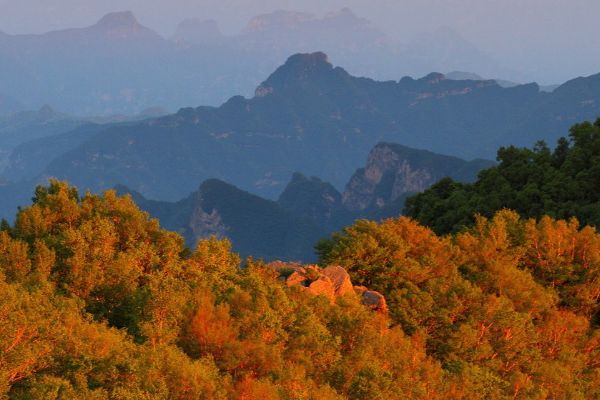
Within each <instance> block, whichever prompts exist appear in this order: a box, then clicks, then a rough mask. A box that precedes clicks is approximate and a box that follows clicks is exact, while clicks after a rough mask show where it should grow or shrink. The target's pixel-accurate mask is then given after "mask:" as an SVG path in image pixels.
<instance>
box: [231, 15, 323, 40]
mask: <svg viewBox="0 0 600 400" xmlns="http://www.w3.org/2000/svg"><path fill="white" fill-rule="evenodd" d="M316 19H317V17H316V16H315V15H314V14H309V13H303V12H296V11H286V10H277V11H274V12H272V13H270V14H261V15H257V16H255V17H253V18H252V19H251V20H250V21H249V22H248V24H247V25H246V27H245V28H244V30H243V31H242V34H243V35H249V34H256V33H262V32H268V31H270V30H273V29H282V28H283V29H284V30H289V29H298V28H300V27H301V26H302V25H303V24H305V23H306V22H309V21H315V20H316Z"/></svg>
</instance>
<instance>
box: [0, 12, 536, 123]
mask: <svg viewBox="0 0 600 400" xmlns="http://www.w3.org/2000/svg"><path fill="white" fill-rule="evenodd" d="M315 51H323V52H327V54H329V55H330V56H331V57H332V59H334V60H336V62H337V63H339V64H340V65H344V66H345V67H346V68H347V69H348V71H349V72H350V73H352V74H354V75H357V76H369V77H372V78H375V79H379V80H387V79H394V80H398V79H400V78H402V77H403V76H407V75H411V76H422V75H424V74H426V73H428V72H430V71H454V70H471V71H474V72H477V73H479V74H481V75H483V76H492V77H503V78H511V79H513V80H516V81H524V80H525V81H528V80H530V79H533V78H532V77H523V76H522V75H519V74H518V73H515V72H514V71H509V70H507V69H506V68H502V67H501V64H502V63H501V61H499V60H495V59H494V58H493V57H491V56H489V55H487V54H485V53H483V52H481V51H479V50H478V49H477V48H475V46H473V45H471V44H470V43H468V42H467V41H466V40H464V39H463V38H462V37H461V36H460V35H459V34H458V33H457V32H454V31H452V30H450V29H449V28H443V29H441V30H439V31H436V32H433V33H430V34H427V35H421V36H418V37H417V38H416V39H415V40H414V41H412V42H410V43H397V42H394V41H392V40H391V39H389V38H388V37H387V36H386V35H385V34H384V33H382V32H381V31H380V30H379V29H378V28H377V27H376V26H374V25H373V24H372V23H371V22H369V21H368V20H365V19H364V18H360V17H357V16H356V15H354V14H353V13H352V11H350V10H349V9H347V8H346V9H342V10H341V11H339V12H335V13H330V14H327V15H325V16H324V17H323V18H317V17H316V16H314V15H312V14H306V13H299V12H291V11H276V12H274V13H271V14H264V15H259V16H256V17H254V18H252V19H251V20H250V21H249V22H248V24H247V26H246V28H245V29H244V30H243V31H242V32H241V33H240V34H238V35H236V36H230V37H227V36H224V35H222V34H221V33H220V31H219V28H218V25H217V23H216V22H215V21H200V20H186V21H183V22H182V23H181V24H180V25H179V27H178V28H177V29H176V31H175V33H174V35H173V36H172V37H171V38H163V37H162V36H160V35H159V34H157V33H156V32H155V31H153V30H152V29H150V28H148V27H145V26H143V25H141V24H140V23H139V22H138V21H137V20H136V18H135V16H134V15H133V14H132V13H131V12H119V13H111V14H108V15H106V16H104V17H103V18H102V19H101V20H100V21H98V23H97V24H95V25H92V26H89V27H86V28H76V29H75V28H72V29H65V30H59V31H52V32H48V33H45V34H28V35H9V34H6V33H2V32H0V56H1V57H0V93H2V94H3V95H5V96H9V97H12V98H14V99H17V100H18V101H19V102H21V103H22V104H24V105H25V106H26V107H27V108H32V109H38V108H40V107H42V106H43V105H44V104H51V105H52V107H53V108H55V109H57V110H61V111H62V112H66V113H69V114H74V115H79V116H94V115H110V114H137V113H139V112H141V111H142V110H144V109H146V108H149V107H152V106H157V105H160V106H162V107H164V108H166V109H169V110H173V111H174V110H177V109H179V108H181V107H187V106H198V105H219V104H221V103H223V102H224V101H226V100H227V99H228V98H229V97H231V96H232V95H235V94H242V95H244V96H250V95H251V94H252V91H253V89H254V88H255V87H256V86H257V85H258V84H259V83H260V82H261V81H262V80H263V79H264V77H265V76H266V75H268V74H269V73H270V72H271V71H273V70H274V69H275V68H276V67H277V66H279V65H281V64H282V63H283V62H284V61H285V59H286V58H287V57H288V56H289V55H290V54H295V53H299V52H302V53H311V52H315ZM469 68H470V69H469ZM0 106H1V98H0ZM0 111H1V109H0Z"/></svg>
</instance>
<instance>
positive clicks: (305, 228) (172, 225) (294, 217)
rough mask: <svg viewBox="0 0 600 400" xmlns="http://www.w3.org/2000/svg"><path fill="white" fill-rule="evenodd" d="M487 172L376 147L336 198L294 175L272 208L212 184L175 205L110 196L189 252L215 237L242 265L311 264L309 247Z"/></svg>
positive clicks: (329, 189)
mask: <svg viewBox="0 0 600 400" xmlns="http://www.w3.org/2000/svg"><path fill="white" fill-rule="evenodd" d="M493 164H494V163H492V162H491V161H485V160H476V161H474V162H467V161H465V160H462V159H460V158H457V157H451V156H445V155H441V154H435V153H432V152H428V151H424V150H416V149H411V148H408V147H406V146H401V145H398V144H394V143H379V144H378V145H377V146H375V147H374V148H373V150H372V151H371V152H370V154H369V157H368V160H367V163H366V166H365V168H360V169H358V170H357V171H356V172H355V174H354V175H353V176H352V178H351V179H350V181H349V182H348V184H347V185H346V189H345V190H344V193H343V195H342V194H341V193H340V192H339V191H337V190H336V189H335V188H334V187H333V185H331V184H330V183H328V182H323V181H322V180H321V179H319V178H317V177H314V176H312V177H306V176H305V175H303V174H302V173H300V172H295V173H294V174H293V176H292V180H291V181H290V182H289V183H288V184H287V186H286V187H285V190H284V191H283V193H281V195H280V196H279V199H278V200H277V201H276V202H275V201H272V200H267V199H263V198H261V197H258V196H256V195H253V194H251V193H248V192H246V191H243V190H240V189H238V188H236V187H235V186H233V185H230V184H228V183H225V182H223V181H221V180H218V179H208V180H206V181H204V182H203V183H202V184H201V185H200V189H199V190H198V191H197V192H193V193H192V194H191V195H189V196H188V197H186V198H184V199H182V200H179V201H177V202H165V201H156V200H147V199H145V198H144V197H143V196H142V195H141V194H139V193H138V192H135V191H132V190H130V189H128V188H126V187H124V186H122V185H119V186H118V187H117V191H118V192H119V193H121V194H124V193H130V194H131V195H132V197H133V199H134V201H135V202H136V204H138V206H139V207H140V208H141V209H143V210H146V211H148V212H149V213H150V215H151V216H152V217H155V218H158V219H159V220H160V221H161V225H162V226H163V227H165V228H167V229H169V230H173V231H177V232H179V233H180V234H182V235H183V236H184V237H185V239H186V242H187V243H188V245H189V246H190V247H193V246H194V245H195V243H196V242H197V241H198V240H199V239H206V238H209V237H211V236H212V235H214V236H216V237H218V238H222V237H227V238H228V239H229V240H230V241H231V243H232V248H233V251H234V252H236V253H239V254H240V255H242V256H243V257H246V256H249V255H252V256H253V257H260V258H262V259H263V260H265V261H272V260H277V259H279V260H294V261H300V260H301V261H304V262H314V261H315V260H316V256H315V254H314V251H313V246H314V244H315V243H317V241H318V240H319V239H322V238H324V237H327V236H329V235H330V234H331V233H332V232H334V231H337V230H339V229H341V228H342V227H343V226H347V225H349V224H351V223H352V222H353V221H354V220H355V219H357V218H370V219H383V218H388V217H395V216H398V215H399V214H400V211H401V210H402V208H403V206H404V199H405V198H406V197H407V196H408V195H412V194H414V193H415V192H417V191H422V190H424V189H426V188H428V187H429V186H431V185H432V184H433V183H435V182H436V181H437V180H438V179H441V178H443V177H446V176H450V177H452V178H454V179H456V180H462V181H464V182H471V181H473V180H475V179H476V176H477V173H478V172H479V171H480V170H481V169H482V168H485V167H489V166H491V165H493Z"/></svg>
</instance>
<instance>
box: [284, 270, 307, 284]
mask: <svg viewBox="0 0 600 400" xmlns="http://www.w3.org/2000/svg"><path fill="white" fill-rule="evenodd" d="M307 280H308V277H307V276H306V271H305V270H304V268H302V267H300V268H298V269H296V270H295V271H294V272H292V274H291V275H290V276H289V277H288V278H287V279H286V281H285V282H286V284H287V285H288V286H293V285H302V286H306V285H304V282H306V281H307Z"/></svg>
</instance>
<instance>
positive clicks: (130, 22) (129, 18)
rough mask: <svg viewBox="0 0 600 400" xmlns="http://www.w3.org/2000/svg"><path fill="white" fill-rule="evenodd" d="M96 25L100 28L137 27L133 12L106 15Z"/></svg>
mask: <svg viewBox="0 0 600 400" xmlns="http://www.w3.org/2000/svg"><path fill="white" fill-rule="evenodd" d="M96 25H97V26H100V27H107V28H117V27H122V26H130V27H131V26H137V25H139V23H138V21H137V19H136V18H135V16H134V15H133V12H131V11H121V12H113V13H109V14H106V15H105V16H104V17H102V18H101V19H100V21H98V23H97V24H96Z"/></svg>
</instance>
